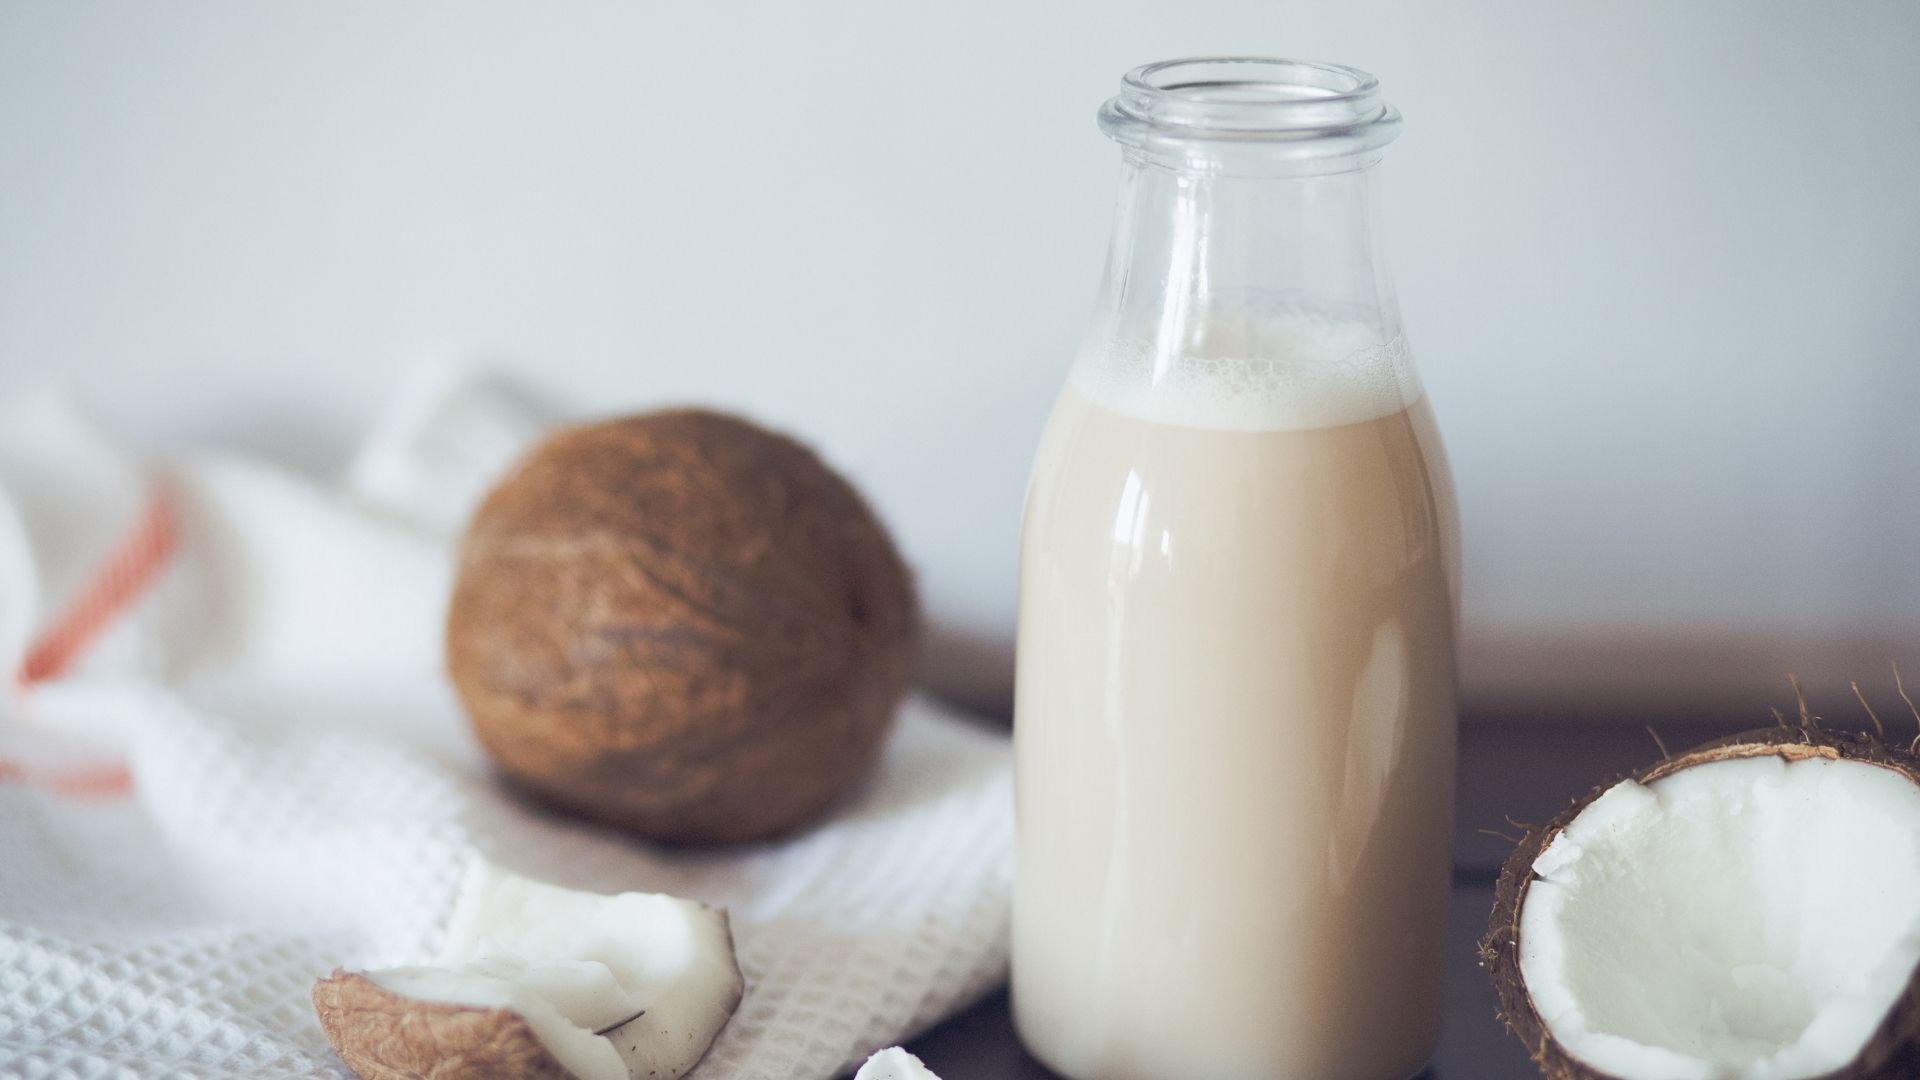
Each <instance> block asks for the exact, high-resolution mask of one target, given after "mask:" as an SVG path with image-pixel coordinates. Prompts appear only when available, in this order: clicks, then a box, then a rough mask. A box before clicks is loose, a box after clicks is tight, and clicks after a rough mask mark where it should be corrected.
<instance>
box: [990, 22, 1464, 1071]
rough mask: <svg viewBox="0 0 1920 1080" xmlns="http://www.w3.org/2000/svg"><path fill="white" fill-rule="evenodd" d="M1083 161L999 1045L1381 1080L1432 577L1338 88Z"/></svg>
mask: <svg viewBox="0 0 1920 1080" xmlns="http://www.w3.org/2000/svg"><path fill="white" fill-rule="evenodd" d="M1100 125H1101V127H1102V129H1103V130H1104V131H1105V132H1106V133H1107V135H1108V136H1110V137H1111V138H1112V139H1113V140H1114V141H1116V142H1118V143H1119V144H1120V146H1121V151H1122V158H1123V160H1124V171H1123V177H1122V186H1121V194H1120V204H1119V212H1118V216H1117V218H1116V220H1115V224H1114V232H1113V243H1112V249H1111V252H1110V254H1109V257H1108V261H1107V267H1106V277H1105V282H1104V284H1103V286H1102V288H1101V292H1100V300H1099V304H1098V307H1097V311H1096V314H1095V316H1094V320H1093V325H1092V328H1091V331H1090V333H1089V334H1088V337H1087V339H1086V343H1085V345H1084V347H1083V348H1082V350H1081V352H1080V355H1079V356H1078V358H1077V359H1076V360H1075V362H1074V365H1073V368H1072V371H1071V373H1070V375H1069V376H1068V379H1067V384H1066V387H1065V389H1064V390H1063V391H1062V393H1061V395H1060V399H1059V401H1058V403H1057V404H1056V406H1055V408H1054V412H1053V416H1052V418H1051V420H1050V421H1049V422H1048V425H1047V428H1046V433H1045V435H1044V436H1043V437H1042V440H1041V444H1040V448H1039V451H1038V455H1037V457H1036V460H1035V462H1034V468H1033V477H1032V481H1031V484H1030V487H1029V490H1028V498H1027V507H1026V520H1025V525H1024V529H1023V533H1022V538H1021V570H1020V623H1019V649H1018V676H1017V689H1016V695H1015V706H1014V738H1015V750H1016V761H1017V766H1016V768H1017V773H1016V775H1017V787H1018V796H1017V797H1018V830H1019V864H1018V876H1017V879H1016V886H1015V904H1014V908H1015V910H1014V942H1013V944H1014V952H1013V1001H1014V1014H1015V1020H1016V1022H1017V1024H1018V1025H1019V1029H1020V1033H1021V1036H1022V1038H1023V1039H1024V1040H1025V1042H1026V1043H1027V1045H1028V1047H1029V1048H1030V1049H1031V1050H1032V1051H1033V1052H1034V1054H1036V1055H1037V1056H1038V1057H1039V1058H1040V1059H1041V1060H1042V1061H1044V1062H1045V1063H1046V1064H1047V1065H1049V1066H1050V1067H1051V1068H1053V1069H1054V1070H1056V1071H1058V1072H1060V1073H1062V1074H1064V1075H1066V1076H1068V1077H1072V1078H1074V1080H1166V1078H1170V1077H1178V1078H1181V1080H1216V1078H1229V1077H1232V1078H1239V1077H1246V1078H1253V1077H1259V1078H1263V1080H1265V1078H1279V1080H1402V1078H1403V1077H1406V1076H1409V1075H1411V1074H1413V1073H1415V1072H1417V1071H1418V1070H1419V1069H1420V1068H1421V1065H1422V1063H1423V1062H1424V1061H1425V1060H1426V1059H1427V1057H1428V1056H1429V1055H1430V1054H1431V1053H1432V1051H1433V1048H1434V1045H1435V1043H1436V1042H1437V1040H1438V1038H1439V1034H1440V1020H1441V967H1442V960H1441V947H1442V940H1443V930H1444V922H1445V910H1446V901H1447V891H1448V886H1449V872H1450V857H1449V841H1450V834H1451V828H1452V816H1453V814H1452V811H1453V770H1454V724H1455V716H1454V686H1455V663H1454V634H1455V629H1456V624H1457V614H1456V612H1457V607H1458V589H1459V586H1458V582H1459V571H1458V565H1459V542H1458V530H1457V525H1456V522H1455V517H1454V505H1453V493H1452V489H1451V486H1450V483H1449V481H1448V478H1447V471H1446V464H1445V460H1444V457H1443V456H1442V453H1441V449H1440V443H1439V440H1438V438H1437V436H1436V432H1435V428H1434V422H1433V417H1432V414H1431V413H1430V412H1429V411H1428V408H1427V403H1426V399H1425V396H1424V395H1423V393H1422V391H1421V387H1420V382H1419V379H1418V378H1417V377H1416V376H1415V374H1414V371H1413V368H1412V366H1411V362H1410V359H1409V356H1408V352H1407V347H1406V342H1405V340H1404V338H1403V337H1402V336H1401V327H1400V314H1399V311H1398V308H1397V305H1396V303H1395V300H1394V294H1393V287H1392V285H1391V283H1390V280H1389V277H1388V274H1387V268H1386V264H1385V260H1384V258H1383V257H1382V252H1381V245H1380V229H1379V222H1378V220H1377V218H1376V216H1375V211H1374V203H1375V188H1376V184H1377V171H1378V170H1377V169H1376V167H1375V166H1376V162H1377V161H1378V160H1379V156H1380V149H1381V147H1383V146H1384V145H1385V144H1386V143H1387V142H1388V141H1389V140H1390V139H1392V138H1393V136H1394V134H1395V133H1396V131H1397V129H1398V127H1399V114H1398V113H1397V112H1395V111H1394V109H1393V108H1392V107H1390V106H1388V105H1387V104H1386V103H1385V102H1384V101H1383V100H1382V99H1381V98H1380V95H1379V91H1378V89H1377V83H1376V82H1375V80H1374V79H1373V78H1372V77H1371V76H1369V75H1367V74H1366V73H1364V72H1361V71H1356V70H1354V69H1352V68H1347V67H1340V66H1337V65H1333V64H1320V63H1307V62H1301V61H1292V60H1257V59H1220V60H1181V61H1171V62H1167V63H1161V64H1152V65H1149V66H1147V67H1143V68H1140V69H1138V70H1136V71H1133V72H1132V73H1130V74H1128V75H1127V76H1126V79H1125V81H1124V83H1123V86H1122V88H1121V91H1120V94H1119V96H1118V97H1116V98H1114V99H1113V100H1112V101H1110V102H1108V103H1107V105H1106V107H1105V108H1104V109H1102V110H1101V112H1100Z"/></svg>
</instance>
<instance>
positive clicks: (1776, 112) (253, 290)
mask: <svg viewBox="0 0 1920 1080" xmlns="http://www.w3.org/2000/svg"><path fill="white" fill-rule="evenodd" d="M1200 53H1269V54H1278V55H1292V56H1306V57H1313V58H1319V59H1329V60H1338V61H1343V62H1347V63H1352V64H1356V65H1359V66H1361V67H1365V68H1368V69H1370V70H1372V71H1374V72H1376V73H1377V74H1378V75H1380V77H1381V79H1382V81H1383V83H1384V85H1385V87H1386V90H1387V93H1388V96H1389V97H1390V98H1391V99H1392V100H1393V101H1395V102H1396V103H1397V104H1398V105H1399V106H1400V107H1401V109H1402V110H1403V111H1404V113H1405V114H1406V117H1407V128H1406V134H1405V136H1404V137H1403V138H1402V139H1401V140H1400V142H1399V143H1397V144H1396V145H1395V146H1394V147H1392V148H1391V149H1389V151H1388V152H1387V164H1386V169H1387V177H1388V182H1387V183H1388V186H1387V191H1388V205H1387V208H1386V209H1387V215H1388V223H1389V227H1390V234H1391V240H1390V245H1391V248H1392V251H1393V255H1394V261H1395V264H1396V268H1397V273H1398V278H1399V283H1400V289H1401V294H1402V298H1403V304H1404V308H1405V312H1406V321H1407V325H1408V327H1409V333H1410V337H1411V340H1412V342H1413V345H1414V349H1415V353H1416V355H1417V357H1418V360H1419V363H1420V366H1421V367H1422V369H1423V371H1424V374H1425V377H1426V380H1427V384H1428V386H1429V388H1430V390H1431V392H1432V397H1433V400H1434V404H1435V407H1436V408H1437V410H1438V412H1439V415H1440V417H1441V422H1442V426H1443V428H1444V431H1445V434H1446V438H1447V441H1448V445H1449V448H1450V451H1451V454H1452V459H1453V463H1454V469H1455V473H1456V476H1457V478H1458V481H1459V486H1460V495H1461V502H1462V511H1463V516H1464V520H1465V533H1466V570H1467V604H1468V606H1467V613H1466V620H1467V632H1468V637H1467V642H1468V654H1467V660H1466V667H1467V671H1466V678H1467V690H1468V697H1469V700H1470V701H1472V702H1474V703H1476V704H1477V706H1478V707H1481V708H1483V709H1484V708H1493V709H1504V710H1507V711H1509V712H1511V711H1512V710H1523V711H1529V710H1537V711H1539V712H1540V714H1541V715H1554V714H1556V713H1564V712H1581V711H1584V712H1587V713H1608V712H1612V713H1616V714H1618V715H1621V716H1624V717H1628V718H1631V717H1633V716H1636V715H1644V714H1645V710H1646V709H1648V708H1656V709H1657V708H1662V707H1678V703H1686V702H1693V701H1705V700H1712V701H1714V702H1716V703H1717V705H1718V707H1722V708H1735V707H1737V708H1747V707H1749V706H1750V705H1754V704H1757V703H1758V702H1760V701H1762V700H1766V701H1778V700H1780V699H1781V698H1782V697H1783V695H1784V691H1785V681H1784V672H1785V671H1787V670H1793V671H1796V672H1798V673H1799V674H1800V675H1801V676H1802V677H1803V678H1805V679H1807V680H1809V682H1810V683H1811V684H1812V685H1813V688H1814V692H1815V694H1816V696H1817V700H1816V706H1819V705H1821V704H1831V705H1832V707H1833V709H1834V710H1835V711H1839V710H1840V709H1841V708H1842V707H1843V706H1842V700H1843V698H1844V697H1845V695H1846V691H1845V680H1846V678H1848V677H1850V676H1857V677H1861V678H1863V680H1865V681H1867V682H1868V684H1869V685H1870V686H1878V685H1880V684H1882V683H1884V682H1885V681H1886V680H1885V671H1886V661H1887V660H1888V659H1890V658H1902V657H1904V658H1907V659H1909V660H1911V661H1912V663H1913V668H1914V670H1915V672H1916V673H1920V648H1916V646H1920V497H1917V496H1920V432H1917V431H1916V430H1915V424H1914V419H1915V415H1916V408H1915V405H1916V402H1920V362H1917V361H1920V198H1916V194H1915V191H1916V184H1917V183H1920V4H1915V3H1912V2H1910V0H1882V2H1859V3H1854V2H1844V0H1842V2H1835V3H1830V4H1813V3H1802V2H1792V3H1787V2H1768V3H1754V2H1742V0H1698V2H1689V3H1684V4H1676V3H1670V2H1611V3H1602V2H1598V0H1591V2H1582V3H1567V4H1520V3H1491V2H1481V3H1457V4H1431V3H1421V2H1419V0H1386V2H1372V3H1335V2H1331V0H1323V2H1319V3H1312V4H1306V3H1285V2H1274V0H1230V2H1199V3H1193V2H1183V3H1179V4H1174V3H1168V2H1166V0H1161V2H1158V3H1143V2H1131V0H1110V2H1102V3H1093V2H1090V0H1072V2H1065V3H1056V4H1051V5H1044V6H1043V5H1037V4H1027V3H1009V2H1005V0H998V2H988V3H973V4H966V5H958V4H956V5H944V6H939V7H935V6H930V5H917V4H897V3H858V4H854V3H835V4H794V3H787V4H774V3H715V4H694V3H681V4H661V3H561V4H527V3H522V4H502V3H475V2H461V3H424V2H422V3H408V4H386V3H370V2H369V3H327V4H257V3H250V2H249V3H209V2H193V3H178V4H150V3H144V2H141V3H132V2H115V3H104V2H99V3H38V2H28V0H0V395H12V394H17V393H21V392H25V391H26V389H27V388H29V387H31V386H34V385H36V384H40V383H43V382H46V381H48V380H50V379H58V380H65V381H67V382H69V383H71V384H73V385H75V386H77V387H78V388H79V389H80V390H81V392H82V393H83V394H84V395H85V397H86V399H87V400H89V401H91V402H92V403H93V404H94V405H95V407H96V408H97V410H98V411H99V412H100V413H102V414H104V415H105V417H106V418H107V419H108V420H109V421H110V422H111V423H113V424H114V425H116V426H118V427H119V428H121V429H123V430H125V431H128V432H129V433H131V434H132V436H133V437H135V438H136V439H138V440H140V441H141V442H143V443H145V444H147V445H150V446H153V447H155V448H156V449H162V450H164V449H166V448H170V447H176V446H181V445H187V444H195V443H204V442H216V443H223V444H227V445H234V446H240V447H244V448H249V449H253V450H257V451H259V452H262V453H265V454H268V455H270V456H273V457H275V458H278V459H281V460H284V461H288V462H291V463H294V464H297V465H300V466H302V467H305V468H308V469H311V470H314V471H315V472H317V473H319V474H323V475H324V474H326V473H329V472H333V471H337V470H338V469H339V468H340V467H341V466H342V465H343V463H344V461H345V460H346V457H347V454H348V452H349V450H350V448H351V447H352V445H353V443H354V441H355V439H356V438H357V437H358V436H359V435H360V433H361V432H362V431H363V430H364V428H365V425H366V424H367V423H368V422H369V420H370V418H371V416H372V414H373V411H374V410H375V409H376V408H377V406H378V404H379V403H380V402H381V401H382V400H383V398H384V397H385V395H386V394H387V393H389V392H390V390H391V389H392V388H393V386H394V385H395V383H396V381H397V380H398V378H399V375H400V372H402V371H403V370H404V369H405V368H406V367H407V366H408V365H409V364H412V363H415V362H417V361H419V360H420V359H421V358H423V357H430V356H455V357H477V358H480V359H482V360H485V361H488V362H492V363H496V364H498V365H499V366H501V367H502V368H503V369H504V370H506V371H508V372H510V373H513V374H515V375H517V376H519V377H520V378H521V379H522V380H523V381H525V382H527V383H530V384H531V385H533V386H535V387H537V388H539V389H540V390H542V391H544V392H546V393H547V394H548V395H549V396H550V397H551V398H553V399H554V400H556V401H557V402H559V403H561V404H562V405H563V407H565V408H567V409H569V410H572V411H576V412H592V413H608V412H617V411H622V410H630V409H635V408H639V407H645V406H650V405H655V404H661V403H670V402H686V401H700V402H707V403H713V404H718V405H721V406H725V407H731V408H734V409H737V410H741V411H744V412H746V413H748V414H750V415H752V416H755V417H757V418H759V419H761V420H763V421H766V422H769V423H771V424H773V425H776V426H778V427H781V428H784V429H787V430H790V431H792V432H794V433H796V434H799V435H801V436H803V437H805V438H807V439H809V440H810V441H812V442H813V443H815V444H816V445H817V446H818V447H820V448H821V449H822V450H823V452H825V453H826V455H827V456H828V457H829V458H830V459H831V460H832V461H833V462H835V463H836V464H838V465H839V466H840V467H842V468H843V469H844V470H845V471H847V472H848V473H849V474H850V475H851V476H852V477H853V478H854V479H855V480H856V481H857V482H858V483H860V484H861V485H862V486H863V487H864V488H865V490H866V491H867V492H868V493H869V495H870V496H871V497H872V498H873V500H874V501H875V502H876V503H877V504H878V505H879V507H880V508H881V510H882V511H883V512H884V513H885V515H886V517H887V518H888V520H889V521H890V522H891V524H892V525H893V527H894V529H895V530H896V533H897V534H898V536H899V538H900V540H901V542H902V544H903V545H904V547H905V549H906V551H907V554H908V556H909V558H910V560H911V562H912V563H913V564H914V565H915V567H916V568H917V569H918V571H919V574H920V577H921V581H922V583H923V587H924V592H925V597H926V600H927V604H928V607H929V609H930V612H931V615H932V617H933V622H934V627H935V638H934V643H933V644H934V647H933V650H932V653H931V655H930V657H929V669H928V675H929V677H930V679H932V680H933V681H934V682H936V683H937V684H939V685H940V686H942V687H944V688H946V689H948V690H949V691H952V692H954V693H957V694H958V695H959V696H962V697H964V698H967V699H969V700H971V701H973V702H975V703H977V704H982V705H985V706H987V707H995V706H997V705H999V704H1000V703H1002V702H1003V701H1004V700H1005V696H1006V682H1007V677H1008V668H1007V659H1006V658H1007V657H1008V656H1009V655H1010V637H1011V632H1012V613H1013V605H1014V557H1015V551H1014V541H1015V535H1016V530H1017V528H1018V516H1019V510H1020V503H1021V496H1022V487H1023V484H1024V481H1025V473H1026V468H1027V463H1028V459H1029V455H1030V453H1031V451H1032V448H1033V444H1034V440H1035V438H1036V436H1037V434H1038V430H1039V427H1040V424H1041V422H1042V420H1043V418H1044V415H1045V413H1046V410H1047V408H1048V405H1049V403H1050V399H1051V397H1052V395H1053V393H1054V390H1055V389H1056V388H1057V387H1058V385H1059V383H1060V380H1061V379H1062V377H1063V375H1064V372H1065V366H1066V363H1067V361H1068V358H1069V355H1070V353H1071V351H1072V348H1073V345H1074V343H1075V340H1076V338H1077V336H1078V334H1079V332H1080V330H1081V327H1082V323H1083V320H1084V319H1085V317H1086V315H1087V313H1088V309H1089V305H1090V303H1091V299H1092V294H1093V289H1094V286H1095V283H1096V282H1095V277H1096V274H1097V270H1098V266H1099V263H1100V260H1101V257H1102V253H1103V250H1104V246H1105V243H1106V235H1107V230H1108V227H1109V213H1110V209H1111V204H1112V198H1113V195H1114V191H1115V186H1114V184H1115V179H1116V176H1117V160H1118V159H1117V153H1116V151H1115V149H1114V148H1113V147H1112V146H1110V145H1109V144H1108V143H1106V141H1105V140H1103V139H1102V138H1101V137H1100V136H1099V135H1098V133H1097V132H1096V131H1095V129H1094V126H1093V112H1094V109H1095V108H1096V107H1097V106H1098V105H1099V103H1100V102H1101V101H1102V100H1103V99H1104V98H1105V97H1107V96H1108V95H1109V94H1110V93H1111V92H1112V90H1113V88H1114V86H1115V85H1116V82H1117V80H1118V78H1119V76H1120V74H1121V73H1122V72H1123V71H1125V70H1126V69H1127V68H1129V67H1132V66H1134V65H1136V64H1139V63H1143V62H1145V61H1148V60H1153V59H1160V58H1165V57H1170V56H1178V55H1189V54H1200ZM1785 696H1786V697H1787V699H1788V700H1790V695H1785ZM1636 709H1638V710H1641V711H1640V712H1639V713H1636V712H1635V710H1636Z"/></svg>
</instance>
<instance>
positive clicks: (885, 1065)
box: [853, 1046, 940, 1080]
mask: <svg viewBox="0 0 1920 1080" xmlns="http://www.w3.org/2000/svg"><path fill="white" fill-rule="evenodd" d="M853 1080H940V1078H939V1077H938V1076H935V1075H934V1074H933V1070H932V1069H929V1068H927V1066H926V1063H925V1062H923V1061H921V1060H920V1059H919V1058H917V1057H914V1056H913V1055H912V1054H909V1053H907V1052H906V1051H905V1050H902V1049H901V1048H899V1047H897V1046H889V1047H887V1048H886V1049H885V1050H882V1051H880V1052H879V1053H877V1054H875V1055H873V1056H872V1057H870V1058H868V1059H867V1061H866V1064H864V1065H862V1066H860V1071H859V1072H857V1073H854V1074H853Z"/></svg>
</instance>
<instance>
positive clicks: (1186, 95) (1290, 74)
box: [1100, 56, 1400, 157]
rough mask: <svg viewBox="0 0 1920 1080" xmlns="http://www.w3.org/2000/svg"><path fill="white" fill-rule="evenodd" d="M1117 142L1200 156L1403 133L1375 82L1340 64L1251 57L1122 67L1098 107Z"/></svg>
mask: <svg viewBox="0 0 1920 1080" xmlns="http://www.w3.org/2000/svg"><path fill="white" fill-rule="evenodd" d="M1100 127H1101V130H1103V131H1105V132H1106V133H1107V135H1108V136H1109V137H1111V138H1113V139H1114V140H1116V141H1118V142H1120V143H1122V144H1124V145H1129V146H1139V147H1144V148H1152V147H1155V146H1162V145H1167V144H1180V145H1183V146H1186V147H1188V148H1189V150H1191V149H1195V148H1197V149H1200V150H1201V151H1202V152H1204V151H1205V149H1206V148H1208V147H1213V148H1216V149H1219V148H1225V147H1231V146H1242V147H1246V148H1248V149H1257V150H1260V151H1263V152H1265V153H1267V154H1270V155H1279V156H1285V157H1325V156H1334V155H1344V154H1353V153H1359V152H1362V151H1366V150H1373V149H1377V148H1379V147H1381V146H1385V145H1386V144H1387V143H1389V142H1391V141H1392V140H1393V137H1394V136H1395V135H1397V134H1399V131H1400V113H1399V111H1398V110H1396V109H1395V108H1394V107H1393V106H1391V105H1389V104H1387V102H1386V100H1385V99H1384V98H1382V97H1381V96H1380V80H1378V79H1376V78H1374V77H1373V76H1372V75H1369V74H1368V73H1366V72H1364V71H1361V70H1360V69H1359V68H1352V67H1347V66H1346V65H1344V64H1328V63H1322V62H1319V61H1315V60H1286V59H1278V58H1270V57H1257V56H1226V57H1200V58H1194V59H1187V60H1163V61H1161V62H1159V63H1157V64H1147V65H1145V66H1143V67H1137V68H1134V69H1133V70H1132V71H1129V72H1127V74H1126V77H1125V78H1123V79H1122V80H1121V86H1120V93H1119V94H1118V95H1116V96H1115V97H1114V98H1113V99H1112V100H1110V101H1108V102H1107V103H1106V105H1105V106H1104V107H1102V108H1101V110H1100Z"/></svg>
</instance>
